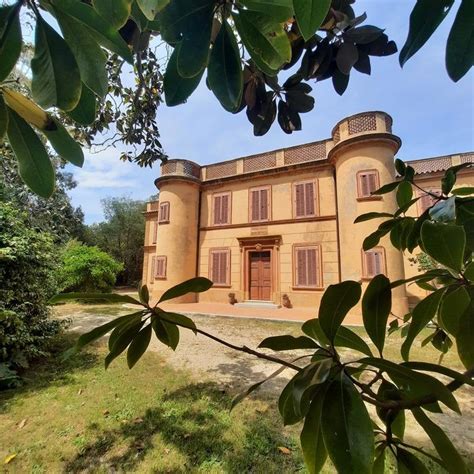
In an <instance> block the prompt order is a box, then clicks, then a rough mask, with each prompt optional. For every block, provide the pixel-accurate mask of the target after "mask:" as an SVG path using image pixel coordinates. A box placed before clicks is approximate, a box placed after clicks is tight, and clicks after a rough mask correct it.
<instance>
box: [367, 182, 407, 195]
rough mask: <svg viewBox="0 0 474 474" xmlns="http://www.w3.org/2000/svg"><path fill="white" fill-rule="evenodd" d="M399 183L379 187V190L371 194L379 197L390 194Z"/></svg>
mask: <svg viewBox="0 0 474 474" xmlns="http://www.w3.org/2000/svg"><path fill="white" fill-rule="evenodd" d="M400 183H401V181H393V182H392V183H388V184H384V185H383V186H381V187H380V188H379V189H377V190H376V191H374V192H373V193H372V194H374V195H375V196H380V195H382V194H387V193H390V192H391V191H393V190H394V189H395V188H396V187H397V186H398V185H399V184H400Z"/></svg>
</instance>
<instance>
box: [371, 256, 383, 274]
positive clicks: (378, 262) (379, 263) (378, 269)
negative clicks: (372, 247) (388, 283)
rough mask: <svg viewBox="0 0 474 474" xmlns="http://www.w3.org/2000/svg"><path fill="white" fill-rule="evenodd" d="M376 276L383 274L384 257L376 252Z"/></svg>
mask: <svg viewBox="0 0 474 474" xmlns="http://www.w3.org/2000/svg"><path fill="white" fill-rule="evenodd" d="M373 256H374V276H375V275H379V274H380V273H383V257H382V252H374V253H373Z"/></svg>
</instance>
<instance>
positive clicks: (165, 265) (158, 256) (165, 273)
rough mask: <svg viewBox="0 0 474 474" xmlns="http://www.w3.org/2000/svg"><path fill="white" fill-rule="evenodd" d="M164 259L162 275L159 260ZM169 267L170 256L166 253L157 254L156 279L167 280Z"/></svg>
mask: <svg viewBox="0 0 474 474" xmlns="http://www.w3.org/2000/svg"><path fill="white" fill-rule="evenodd" d="M159 259H162V260H163V262H164V263H163V273H162V274H161V275H159V274H158V260H159ZM167 267H168V257H167V256H166V255H155V280H166V278H167V277H166V275H167Z"/></svg>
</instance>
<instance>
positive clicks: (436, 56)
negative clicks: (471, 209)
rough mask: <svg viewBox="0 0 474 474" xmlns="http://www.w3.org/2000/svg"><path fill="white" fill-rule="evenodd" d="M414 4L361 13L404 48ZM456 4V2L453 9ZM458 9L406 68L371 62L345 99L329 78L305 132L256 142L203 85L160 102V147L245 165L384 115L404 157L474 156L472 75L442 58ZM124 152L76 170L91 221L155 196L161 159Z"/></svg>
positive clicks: (401, 2)
mask: <svg viewBox="0 0 474 474" xmlns="http://www.w3.org/2000/svg"><path fill="white" fill-rule="evenodd" d="M413 4H414V1H412V0H358V1H357V2H356V14H361V13H363V12H364V11H366V12H367V15H368V19H367V21H366V22H365V24H374V25H376V26H379V27H382V28H385V32H386V33H387V34H388V36H389V38H390V39H393V40H395V42H396V43H397V45H398V47H399V49H401V47H402V46H403V43H404V41H405V39H406V36H407V32H408V18H409V14H410V11H411V8H412V6H413ZM457 5H458V2H456V3H455V6H457ZM454 16H455V8H453V10H452V11H451V12H450V13H449V15H448V17H447V18H446V19H445V21H444V22H443V24H442V25H441V27H440V28H439V29H438V31H437V32H436V33H435V34H434V35H433V36H432V38H431V39H430V40H429V42H428V43H427V44H426V45H425V47H424V48H422V49H421V50H420V51H419V52H418V54H416V55H415V56H414V57H413V58H412V59H411V60H409V61H408V63H407V64H406V65H405V67H404V68H403V70H402V69H401V68H400V66H399V63H398V54H396V55H392V56H389V57H386V58H372V61H371V62H372V75H371V76H367V75H365V74H360V73H358V72H357V71H353V72H352V73H351V78H350V83H349V87H348V89H347V90H346V92H345V93H344V95H343V96H342V97H340V96H339V95H337V94H336V92H335V91H334V89H333V87H332V84H331V82H330V80H329V81H323V82H321V83H317V84H316V83H314V84H312V85H313V96H314V97H315V99H316V103H315V107H314V109H313V110H312V111H311V112H309V113H306V114H302V122H303V130H301V131H299V132H294V133H293V134H292V135H287V134H285V133H284V132H283V131H282V130H281V129H280V127H279V126H278V124H277V123H276V121H275V124H274V125H273V127H272V128H271V129H270V131H269V132H268V133H267V134H266V135H265V136H263V137H254V136H253V133H252V125H251V124H250V123H249V122H248V120H247V117H246V115H245V111H243V112H241V113H240V114H238V115H232V114H229V113H228V112H226V111H224V110H223V109H222V107H221V106H220V105H219V103H218V101H217V99H216V98H215V97H214V95H213V94H212V92H210V91H209V90H208V89H207V88H206V86H205V83H204V80H203V81H202V83H201V85H200V86H199V87H198V89H197V90H196V91H195V92H194V94H193V95H192V96H191V98H190V99H189V100H188V102H187V103H186V104H183V105H180V106H177V107H166V105H164V104H163V105H162V106H160V107H159V109H158V115H157V122H158V125H159V129H160V136H161V137H160V141H161V143H162V145H163V147H164V150H165V152H166V153H167V155H168V156H169V157H170V158H185V159H188V160H191V161H195V162H197V163H199V164H208V163H215V162H218V161H223V160H228V159H232V158H237V157H240V156H246V155H251V154H254V153H260V152H262V151H266V150H271V149H276V148H284V147H288V146H292V145H298V144H301V143H306V142H310V141H315V140H322V139H325V138H329V137H330V133H331V129H332V127H333V126H334V125H335V124H336V123H337V122H338V121H339V120H340V119H342V118H344V117H347V116H349V115H352V114H355V113H359V112H363V111H367V110H382V111H385V112H388V113H389V114H390V115H391V116H392V117H393V133H394V134H396V135H398V136H400V137H401V138H402V142H403V145H402V148H401V149H400V151H399V152H398V155H397V156H398V157H399V158H402V159H404V160H412V159H418V158H425V157H431V156H439V155H445V154H451V153H459V152H465V151H472V150H474V72H473V70H472V69H471V71H470V72H469V73H468V74H467V75H466V76H465V77H464V78H463V79H461V81H459V82H458V83H454V82H452V81H451V80H450V79H449V77H448V75H447V73H446V69H445V65H444V51H445V45H446V39H447V35H448V33H449V28H450V26H451V24H452V22H453V20H454ZM119 156H120V146H117V148H108V149H106V150H104V151H101V152H98V153H91V152H90V151H87V150H86V160H85V164H84V166H83V168H82V169H79V168H73V167H70V168H69V170H70V171H72V172H73V173H74V176H75V179H76V180H77V182H78V186H77V188H76V189H74V190H73V191H71V192H70V195H71V197H72V201H73V204H74V205H75V206H81V207H82V210H83V211H84V213H85V221H86V223H87V224H90V223H93V222H100V221H101V220H103V214H102V208H101V203H100V201H101V199H103V198H105V197H112V196H114V197H118V196H128V197H131V198H133V199H141V200H146V199H148V198H149V196H151V195H152V194H155V193H156V188H155V186H154V184H153V181H154V180H155V178H157V177H158V176H159V162H156V164H155V165H154V166H153V168H140V167H138V165H135V164H131V163H123V162H121V161H120V160H119Z"/></svg>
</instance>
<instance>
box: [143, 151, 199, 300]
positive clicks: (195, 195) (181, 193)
mask: <svg viewBox="0 0 474 474" xmlns="http://www.w3.org/2000/svg"><path fill="white" fill-rule="evenodd" d="M200 173H201V170H200V167H199V165H197V164H196V163H193V162H192V161H188V160H168V161H166V162H165V163H163V164H162V165H161V176H160V177H159V178H158V179H156V180H155V185H156V187H157V188H158V189H159V191H160V196H159V202H160V204H159V215H158V232H157V246H156V256H155V261H154V273H155V281H154V284H153V290H152V298H153V299H154V300H156V299H158V298H159V297H160V296H161V295H162V294H163V292H164V291H165V290H167V289H168V288H170V287H171V286H174V285H176V284H178V283H181V282H183V281H185V280H188V279H190V278H194V277H195V276H197V273H198V272H197V257H198V223H199V200H200V184H201V180H200ZM195 301H196V295H195V294H188V295H185V296H182V297H180V298H176V299H174V300H173V302H175V303H192V302H195Z"/></svg>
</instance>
